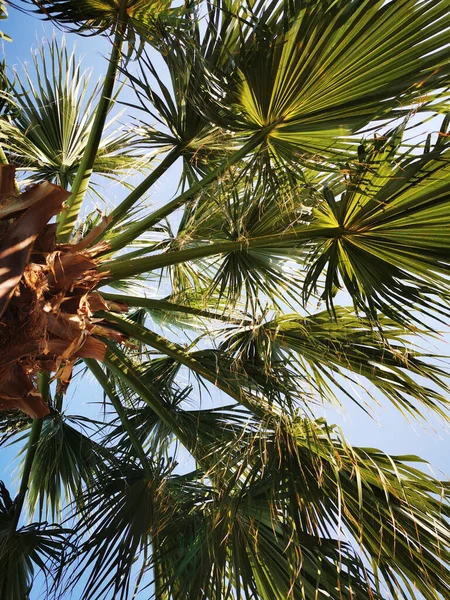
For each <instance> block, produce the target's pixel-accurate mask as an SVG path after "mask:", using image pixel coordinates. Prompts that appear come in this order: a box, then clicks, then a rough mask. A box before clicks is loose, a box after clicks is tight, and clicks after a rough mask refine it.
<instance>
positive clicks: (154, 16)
mask: <svg viewBox="0 0 450 600" xmlns="http://www.w3.org/2000/svg"><path fill="white" fill-rule="evenodd" d="M14 4H15V5H16V6H18V7H19V8H21V7H22V8H23V5H27V6H28V7H33V8H28V10H31V11H32V12H35V13H38V14H40V15H43V16H44V18H46V19H49V20H52V21H54V22H56V23H59V24H60V25H62V26H63V27H64V28H67V29H68V30H69V31H77V32H79V33H89V32H95V33H102V32H108V31H110V30H111V29H114V28H115V27H116V25H117V22H118V21H119V19H124V20H126V23H127V32H126V34H125V36H126V37H127V38H128V39H129V41H133V40H134V38H135V35H136V34H140V35H143V36H144V37H145V38H146V39H155V38H154V34H155V33H156V32H155V29H156V26H157V21H158V18H160V17H162V16H165V17H166V19H167V17H168V16H169V15H170V7H171V4H172V2H171V0H19V1H17V2H14ZM174 12H176V11H174ZM122 15H124V16H122Z"/></svg>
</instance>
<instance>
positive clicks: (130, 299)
mask: <svg viewBox="0 0 450 600" xmlns="http://www.w3.org/2000/svg"><path fill="white" fill-rule="evenodd" d="M102 297H103V298H104V299H105V300H110V301H111V302H123V303H124V304H127V305H128V306H134V307H138V308H148V309H150V310H162V311H165V312H179V313H183V314H187V315H195V316H197V317H205V319H215V320H217V321H225V322H226V323H235V324H242V325H250V323H251V321H250V320H248V319H236V318H231V317H229V316H228V315H224V314H220V313H216V312H213V311H210V310H203V309H201V308H195V307H193V306H185V305H184V304H178V303H177V302H169V301H167V300H155V299H153V298H142V297H136V296H126V295H124V294H110V293H107V292H102Z"/></svg>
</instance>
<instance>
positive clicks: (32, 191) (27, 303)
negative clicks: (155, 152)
mask: <svg viewBox="0 0 450 600" xmlns="http://www.w3.org/2000/svg"><path fill="white" fill-rule="evenodd" d="M14 176H15V169H14V167H13V166H11V165H0V410H14V409H19V410H21V411H23V412H25V413H26V414H27V415H29V416H30V417H32V418H41V417H44V416H45V415H46V414H48V413H49V412H50V410H49V407H48V406H47V404H46V403H45V402H44V401H43V399H42V398H41V395H40V394H39V392H38V390H37V386H36V378H37V373H38V372H39V371H50V372H54V373H55V377H56V378H57V379H58V380H59V386H60V389H62V390H63V391H64V390H65V388H66V387H67V385H68V383H69V381H70V377H71V373H72V368H73V365H74V363H75V361H76V360H77V359H78V358H83V357H84V358H95V359H97V360H100V361H101V360H103V358H104V354H105V344H104V343H103V341H102V340H101V339H99V338H98V337H97V336H100V337H109V338H113V339H116V340H119V341H122V339H123V336H122V334H119V333H118V332H116V331H114V330H113V329H111V328H110V327H107V326H106V324H105V323H104V322H103V321H102V320H100V319H95V318H94V313H95V311H98V310H108V309H109V308H110V305H109V304H108V303H107V302H106V301H105V300H104V299H103V298H102V297H101V295H100V294H99V293H97V292H95V291H94V288H95V287H96V285H97V284H98V283H99V281H100V279H101V277H102V276H101V275H100V274H99V273H98V272H97V270H96V261H95V257H96V256H97V254H98V253H99V252H100V251H101V250H102V249H103V248H100V247H99V246H93V247H91V248H87V246H88V244H89V241H90V240H88V239H87V238H85V239H84V240H81V242H79V243H77V244H64V245H58V244H57V243H56V224H55V223H50V224H49V221H50V220H51V218H52V217H54V216H55V215H56V214H58V213H59V212H60V211H61V210H62V209H63V203H64V201H65V200H66V198H67V197H68V196H69V192H67V191H66V190H64V189H62V188H60V187H58V186H56V185H53V184H51V183H41V184H38V185H35V186H33V187H31V188H29V189H27V190H26V191H25V192H23V193H16V192H15V188H14ZM96 233H98V232H96ZM91 237H94V236H91ZM114 308H115V310H120V309H124V308H125V307H117V306H115V307H114Z"/></svg>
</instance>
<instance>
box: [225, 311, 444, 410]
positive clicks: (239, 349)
mask: <svg viewBox="0 0 450 600" xmlns="http://www.w3.org/2000/svg"><path fill="white" fill-rule="evenodd" d="M379 325H380V327H381V329H382V331H383V335H381V334H380V332H379V331H378V330H376V329H375V330H374V329H372V328H371V324H370V322H369V321H367V320H364V319H360V318H357V317H356V316H355V315H354V313H353V311H352V310H351V309H346V308H341V307H335V309H334V314H333V315H330V313H329V312H328V311H324V312H320V313H317V314H314V315H310V316H308V317H302V316H300V315H284V316H282V317H277V318H275V319H273V320H270V321H268V322H265V323H257V324H255V325H253V326H247V327H245V328H244V327H242V326H241V327H240V328H235V327H234V328H229V329H228V330H226V331H225V336H226V340H225V341H224V342H223V343H222V344H221V346H220V349H221V350H223V351H225V352H231V353H232V355H233V356H234V357H235V359H236V360H238V361H243V362H244V363H245V364H249V363H250V364H252V363H253V364H254V367H255V369H256V368H259V369H261V370H263V371H269V373H270V372H271V370H272V369H273V368H277V366H278V364H279V363H280V364H282V365H283V364H286V363H287V364H289V365H290V366H291V368H292V369H293V370H294V371H297V372H298V376H299V378H304V380H305V382H308V383H309V384H310V385H311V386H312V387H313V389H314V390H317V391H319V393H320V394H321V396H322V397H323V398H324V399H330V398H333V397H334V395H335V394H334V392H333V387H336V388H338V389H339V392H341V393H343V394H345V395H346V396H348V397H349V398H350V399H351V400H354V401H356V402H359V400H358V399H357V397H356V392H355V389H354V385H353V384H356V385H363V381H364V380H366V381H367V380H368V381H369V382H370V383H371V384H372V386H374V387H376V388H378V389H379V390H380V391H382V392H383V393H384V394H385V395H386V396H387V397H388V398H389V400H391V401H392V402H393V403H394V405H395V406H396V407H397V408H399V409H400V410H401V411H404V412H405V413H408V414H412V415H415V416H416V417H418V416H419V415H421V408H420V407H419V406H418V405H416V404H415V402H417V401H418V402H419V405H422V404H423V406H424V407H426V408H428V409H433V410H435V411H436V412H438V413H440V414H441V416H443V417H444V418H445V417H446V414H447V412H446V410H447V400H446V393H448V392H447V383H446V381H445V378H446V377H448V373H447V372H446V371H445V370H442V369H440V368H439V367H438V366H436V365H433V364H428V363H427V360H426V359H427V355H426V354H425V356H421V353H420V351H419V350H418V349H414V347H413V345H412V344H411V342H410V341H407V340H406V336H407V334H408V330H407V329H404V328H401V327H398V326H397V325H396V324H395V323H393V322H391V321H390V320H389V319H387V318H383V319H380V322H379ZM361 378H363V380H361ZM420 380H422V381H426V382H427V385H421V384H420V383H419V381H420ZM348 383H350V386H351V387H350V389H349V388H348ZM436 386H437V387H438V389H439V388H440V389H441V390H442V391H441V392H438V391H436ZM352 388H353V389H352ZM413 399H414V400H413Z"/></svg>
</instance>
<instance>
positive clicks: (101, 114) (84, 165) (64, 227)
mask: <svg viewBox="0 0 450 600" xmlns="http://www.w3.org/2000/svg"><path fill="white" fill-rule="evenodd" d="M127 17H128V13H127V2H126V1H125V0H122V2H121V4H120V11H119V14H118V18H117V25H116V33H115V36H114V41H113V47H112V51H111V56H110V59H109V63H108V70H107V72H106V77H105V81H104V83H103V89H102V94H101V97H100V100H99V103H98V105H97V108H96V111H95V118H94V122H93V124H92V129H91V132H90V134H89V139H88V142H87V144H86V150H85V151H84V154H83V158H82V159H81V163H80V166H79V168H78V171H77V174H76V177H75V180H74V182H73V185H72V188H71V195H70V198H69V199H68V200H67V209H66V212H64V213H61V217H60V219H59V224H58V241H60V242H67V241H68V240H69V237H70V234H71V232H72V229H73V227H74V224H75V222H76V220H77V218H78V213H79V212H80V208H81V204H82V202H83V198H84V196H85V194H86V191H87V189H88V186H89V181H90V178H91V175H92V169H93V166H94V162H95V159H96V157H97V152H98V148H99V145H100V141H101V137H102V134H103V129H104V127H105V123H106V118H107V116H108V112H109V110H110V108H111V104H112V102H113V100H112V96H113V90H114V84H115V82H116V78H117V73H118V70H119V64H120V60H121V58H122V45H123V39H124V34H125V30H126V27H127Z"/></svg>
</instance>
